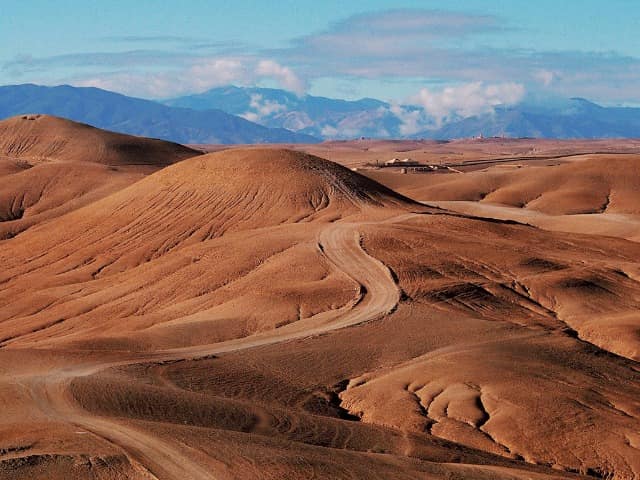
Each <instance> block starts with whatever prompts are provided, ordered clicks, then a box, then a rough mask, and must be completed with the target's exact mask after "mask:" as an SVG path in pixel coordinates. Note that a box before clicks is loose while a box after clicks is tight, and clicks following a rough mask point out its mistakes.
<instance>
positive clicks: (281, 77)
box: [255, 60, 306, 95]
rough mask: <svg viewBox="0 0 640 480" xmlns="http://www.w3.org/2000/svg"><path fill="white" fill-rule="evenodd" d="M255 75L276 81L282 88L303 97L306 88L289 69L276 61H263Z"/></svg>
mask: <svg viewBox="0 0 640 480" xmlns="http://www.w3.org/2000/svg"><path fill="white" fill-rule="evenodd" d="M255 73H256V75H257V76H258V77H267V78H273V79H275V80H276V81H277V82H278V83H279V84H280V86H281V87H282V88H284V89H286V90H290V91H292V92H294V93H296V94H297V95H302V94H303V93H304V92H305V90H306V86H305V84H304V82H303V81H302V80H301V79H300V77H298V76H297V75H296V74H295V73H294V72H293V70H291V69H290V68H289V67H285V66H283V65H280V64H279V63H278V62H276V61H274V60H261V61H260V62H258V65H257V66H256V69H255Z"/></svg>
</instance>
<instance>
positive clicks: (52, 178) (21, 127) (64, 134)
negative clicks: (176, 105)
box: [0, 115, 199, 240]
mask: <svg viewBox="0 0 640 480" xmlns="http://www.w3.org/2000/svg"><path fill="white" fill-rule="evenodd" d="M198 154H199V152H196V151H194V150H191V149H188V148H185V147H182V146H180V145H175V144H171V143H168V142H163V141H160V140H150V139H145V138H138V137H131V136H128V135H121V134H116V133H111V132H105V131H102V130H98V129H95V128H93V127H90V126H88V125H83V124H79V123H75V122H71V121H69V120H65V119H62V118H56V117H51V116H46V115H25V116H19V117H14V118H10V119H8V120H4V121H2V122H0V240H2V239H5V238H9V237H12V236H15V235H17V234H18V233H20V232H22V231H24V230H26V229H27V228H29V227H31V226H33V225H36V224H38V223H40V222H43V221H46V220H48V219H51V218H55V217H58V216H60V215H62V214H65V213H67V212H70V211H72V210H75V209H77V208H80V207H82V206H84V205H87V204H89V203H91V202H94V201H96V200H98V199H100V198H102V197H105V196H107V195H109V194H110V193H113V192H116V191H118V190H120V189H122V188H124V187H126V186H128V185H130V184H132V183H134V182H136V181H137V180H140V179H141V178H143V177H144V176H146V175H148V174H149V173H152V172H154V171H156V170H158V169H159V168H161V167H163V166H165V165H168V164H171V163H174V162H177V161H180V160H183V159H185V158H188V157H192V156H194V155H198Z"/></svg>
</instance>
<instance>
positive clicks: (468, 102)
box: [409, 82, 525, 125]
mask: <svg viewBox="0 0 640 480" xmlns="http://www.w3.org/2000/svg"><path fill="white" fill-rule="evenodd" d="M524 94H525V88H524V86H523V85H521V84H519V83H499V84H492V85H486V84H484V83H482V82H473V83H467V84H465V85H460V86H454V87H446V88H444V89H442V90H440V91H434V90H430V89H428V88H423V89H422V90H420V92H418V94H417V95H415V96H413V97H411V98H410V100H409V102H410V103H412V104H416V105H420V106H421V107H422V108H423V109H424V111H425V112H426V113H427V114H428V115H430V116H432V117H433V118H434V119H435V121H436V123H437V124H438V125H440V124H441V123H442V122H443V121H444V120H445V119H447V118H451V117H454V116H459V117H463V118H464V117H471V116H474V115H480V114H483V113H491V112H493V111H494V109H495V107H496V106H498V105H514V104H516V103H518V102H519V101H521V100H522V99H523V98H524Z"/></svg>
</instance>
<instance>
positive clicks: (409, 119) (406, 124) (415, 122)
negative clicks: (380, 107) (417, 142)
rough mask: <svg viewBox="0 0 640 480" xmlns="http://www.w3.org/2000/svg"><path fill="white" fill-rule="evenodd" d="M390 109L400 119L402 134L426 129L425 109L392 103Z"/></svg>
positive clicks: (411, 133) (410, 133)
mask: <svg viewBox="0 0 640 480" xmlns="http://www.w3.org/2000/svg"><path fill="white" fill-rule="evenodd" d="M389 111H390V112H391V113H393V114H394V115H395V116H396V117H397V118H398V120H400V126H399V130H400V133H401V134H402V135H413V134H415V133H418V132H420V131H421V130H424V129H425V126H426V125H425V118H424V114H423V111H421V110H417V109H411V108H407V107H403V106H401V105H398V104H391V106H390V107H389Z"/></svg>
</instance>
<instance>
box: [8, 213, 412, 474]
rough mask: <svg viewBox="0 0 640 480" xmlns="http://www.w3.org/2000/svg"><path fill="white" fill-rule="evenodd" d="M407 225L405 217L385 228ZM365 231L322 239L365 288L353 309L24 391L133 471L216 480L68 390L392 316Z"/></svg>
mask: <svg viewBox="0 0 640 480" xmlns="http://www.w3.org/2000/svg"><path fill="white" fill-rule="evenodd" d="M406 217H407V215H403V216H400V217H396V218H395V219H391V220H387V221H386V222H392V221H400V220H402V219H404V218H406ZM361 225H363V224H361V223H342V222H336V223H332V224H329V225H328V226H327V227H326V228H325V229H323V230H322V231H321V233H320V235H319V237H318V248H319V250H320V251H321V252H322V254H323V255H324V256H325V258H326V259H327V260H328V261H329V262H330V263H331V264H332V265H333V266H334V267H335V268H336V269H337V270H340V271H342V272H343V273H344V274H346V275H347V276H348V277H349V278H351V279H352V280H353V281H354V282H355V283H356V284H358V285H359V286H360V294H359V295H358V297H357V298H356V299H355V300H354V301H353V302H351V303H350V304H348V305H345V306H343V307H341V308H339V309H336V310H331V311H327V312H323V313H320V314H317V315H314V316H312V317H309V318H306V319H302V320H300V321H298V322H294V323H292V324H289V325H286V326H284V327H281V328H278V329H276V330H273V331H270V332H265V333H263V334H258V335H253V336H251V337H247V338H240V339H236V340H230V341H227V342H221V343H217V344H213V345H199V346H194V347H187V348H180V349H172V350H165V351H158V352H154V353H152V354H138V355H135V354H131V356H130V357H128V358H123V359H121V360H119V361H117V362H116V361H111V362H109V361H107V362H100V363H98V362H96V361H94V363H90V362H87V363H83V364H76V365H68V366H65V367H62V368H57V369H52V370H50V371H48V372H46V373H45V374H40V375H37V376H26V377H23V378H21V380H20V383H21V384H22V385H23V386H24V387H26V388H28V389H29V390H30V392H31V396H32V398H33V399H34V401H35V402H36V403H37V405H38V407H39V408H40V409H41V410H42V412H43V413H44V414H45V415H46V416H47V417H49V418H51V419H52V420H56V421H62V422H66V423H69V424H72V425H74V426H76V427H79V428H82V429H84V430H86V431H88V432H91V433H93V434H94V435H96V436H98V437H100V438H102V439H103V440H105V441H107V442H109V443H110V444H112V445H115V446H117V447H119V448H120V449H122V450H123V451H124V453H125V454H126V455H127V457H128V458H129V459H130V461H131V463H132V464H133V465H134V466H138V467H142V468H144V469H145V470H147V471H148V472H149V474H150V475H152V476H154V477H155V478H157V479H160V480H168V479H176V480H183V479H185V478H189V479H194V480H200V479H213V478H215V474H214V473H213V472H212V471H211V470H210V469H209V467H207V466H204V465H202V464H201V463H200V462H198V461H197V460H195V459H194V458H193V455H192V454H191V453H192V452H189V451H188V449H189V447H187V446H185V445H182V444H180V445H178V444H174V443H168V442H166V441H163V440H160V439H158V438H157V437H155V436H153V435H151V434H148V433H145V432H143V431H140V430H138V429H135V428H132V427H130V426H127V425H125V424H123V423H121V422H119V421H117V420H116V419H111V418H107V417H100V416H95V415H92V414H91V413H90V412H88V411H86V410H84V409H82V408H81V407H80V406H79V405H77V403H76V402H75V400H74V398H73V397H72V395H71V394H70V392H69V388H68V387H69V385H70V384H71V382H72V381H73V380H74V379H76V378H80V377H86V376H90V375H94V374H97V373H99V372H100V371H102V370H106V369H109V368H112V367H117V366H124V365H133V364H137V363H145V362H149V361H165V360H183V359H191V358H197V357H202V356H207V355H216V354H221V353H225V352H231V351H237V350H242V349H248V348H253V347H257V346H261V345H270V344H274V343H280V342H285V341H291V340H296V339H300V338H306V337H309V336H314V335H319V334H322V333H326V332H329V331H332V330H336V329H339V328H345V327H349V326H353V325H357V324H360V323H363V322H366V321H370V320H374V319H376V318H379V317H381V316H383V315H386V314H388V313H390V312H392V311H393V310H394V309H395V307H396V306H397V304H398V301H399V300H400V290H399V288H398V286H397V285H396V283H395V281H394V279H393V277H392V275H391V272H390V271H389V269H388V268H387V267H386V266H385V265H384V264H382V263H381V262H380V261H378V260H377V259H375V258H373V257H371V256H369V255H368V254H367V253H366V252H365V251H364V250H363V249H362V247H361V245H360V240H361V238H360V234H359V230H358V229H359V227H360V226H361Z"/></svg>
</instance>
